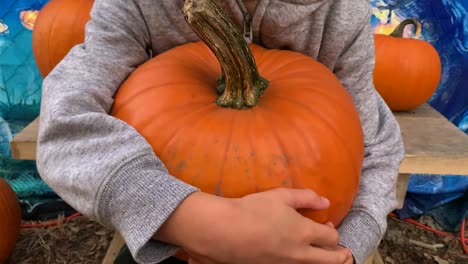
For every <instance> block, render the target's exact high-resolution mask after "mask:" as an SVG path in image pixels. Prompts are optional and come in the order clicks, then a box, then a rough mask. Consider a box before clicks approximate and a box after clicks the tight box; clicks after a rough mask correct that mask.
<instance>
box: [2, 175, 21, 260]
mask: <svg viewBox="0 0 468 264" xmlns="http://www.w3.org/2000/svg"><path fill="white" fill-rule="evenodd" d="M20 230H21V207H20V202H19V200H18V198H17V197H16V194H15V192H14V191H13V189H12V188H11V187H10V185H8V183H7V182H6V181H5V180H3V179H2V178H0V263H3V262H4V261H5V260H6V259H7V258H8V257H9V256H10V255H11V253H12V252H13V250H14V248H15V245H16V241H17V240H18V238H19V235H20Z"/></svg>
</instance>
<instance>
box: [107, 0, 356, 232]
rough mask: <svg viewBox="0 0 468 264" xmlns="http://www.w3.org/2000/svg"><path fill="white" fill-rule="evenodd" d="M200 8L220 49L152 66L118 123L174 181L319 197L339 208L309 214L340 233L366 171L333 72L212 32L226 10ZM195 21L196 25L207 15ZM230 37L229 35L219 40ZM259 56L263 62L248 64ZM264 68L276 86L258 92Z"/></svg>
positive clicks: (164, 57) (224, 190) (192, 49)
mask: <svg viewBox="0 0 468 264" xmlns="http://www.w3.org/2000/svg"><path fill="white" fill-rule="evenodd" d="M193 2H196V3H194V4H193V5H194V6H195V7H194V6H191V7H190V8H191V9H189V8H188V7H186V8H184V10H198V9H196V8H200V10H203V12H202V11H200V14H199V16H198V18H200V21H198V22H194V23H195V25H192V27H193V28H194V27H195V28H194V31H195V32H197V33H198V34H199V36H201V38H202V39H203V40H205V41H206V42H207V43H208V46H209V47H210V48H211V49H213V50H210V48H209V47H208V46H207V45H206V44H205V43H203V42H196V43H189V44H185V45H182V46H179V47H176V48H173V49H171V50H169V51H167V52H165V53H163V54H160V55H158V56H157V57H155V58H153V59H151V60H150V61H148V62H146V63H145V64H143V65H142V66H140V67H139V68H138V69H136V70H135V71H134V72H133V73H132V74H131V75H130V76H129V78H128V79H127V80H126V81H125V82H124V83H123V84H122V86H121V87H120V88H119V89H118V91H117V93H116V95H115V98H114V99H115V101H114V105H113V108H112V112H111V114H112V115H114V116H115V117H117V118H119V119H121V120H123V121H125V122H127V123H128V124H130V125H131V126H133V127H134V128H135V129H136V130H137V131H138V132H139V133H140V134H141V135H143V137H144V138H145V139H146V140H147V141H148V142H149V143H150V144H151V146H152V147H153V150H154V152H155V153H156V155H157V156H158V157H159V158H160V159H161V160H162V161H163V163H164V164H165V165H166V167H167V168H168V170H169V172H170V173H171V174H172V175H174V176H175V177H177V178H179V179H181V180H182V181H184V182H187V183H189V184H191V185H194V186H197V187H199V188H200V189H201V190H202V191H204V192H208V193H212V194H216V195H219V196H224V197H242V196H244V195H247V194H251V193H255V192H261V191H266V190H270V189H273V188H278V187H289V188H310V189H312V190H315V191H316V192H317V193H319V194H321V195H323V196H325V197H327V198H328V199H329V200H330V201H331V207H330V208H329V209H327V210H323V211H312V210H309V211H306V210H304V211H302V213H303V214H304V215H305V216H307V217H310V218H311V219H314V220H315V221H318V222H322V223H323V222H326V221H331V222H333V223H334V224H335V226H338V225H339V223H340V222H341V221H342V219H343V218H344V217H345V215H346V214H347V213H348V211H349V209H350V207H351V204H352V201H353V199H354V197H355V195H356V193H357V190H358V185H359V176H360V173H361V168H362V162H363V152H364V151H363V149H364V147H363V135H362V128H361V124H360V120H359V116H358V114H357V112H356V109H355V107H354V104H353V101H352V99H351V97H350V96H349V95H348V93H347V92H346V90H345V89H344V88H343V86H342V85H341V84H340V82H339V81H338V80H337V78H336V77H335V75H334V74H333V73H332V72H330V71H329V70H328V69H327V68H326V67H325V66H323V65H321V64H319V63H318V62H316V61H314V60H313V59H311V58H310V57H308V56H306V55H303V54H299V53H296V52H291V51H281V50H269V49H265V48H262V47H260V46H258V45H255V44H251V45H250V49H249V48H248V47H247V45H246V44H242V42H243V39H242V37H241V35H240V34H238V33H237V35H236V34H235V33H233V32H235V30H233V29H232V28H234V26H232V27H231V29H228V28H226V27H227V26H226V27H225V28H221V29H219V28H218V29H213V30H212V31H210V30H211V29H212V28H213V27H214V28H216V27H218V26H217V24H215V25H211V24H206V23H212V22H213V21H214V20H215V19H213V18H214V17H217V16H218V15H219V14H211V13H208V14H205V13H204V12H208V11H207V10H212V9H214V10H216V7H213V6H211V7H209V8H208V7H206V6H205V8H202V5H214V3H213V2H212V1H211V0H210V1H194V0H191V1H187V2H186V6H187V5H189V6H190V4H191V3H193ZM214 6H215V5H214ZM218 11H219V10H218ZM218 11H216V12H218ZM187 12H188V11H187ZM191 12H195V11H191ZM212 12H214V13H216V12H215V11H212ZM219 12H221V11H219ZM190 14H191V15H187V16H188V17H189V18H188V20H189V21H190V20H191V19H192V20H194V19H195V18H194V17H195V16H196V15H195V14H198V13H195V14H192V13H190ZM206 17H210V18H211V19H208V21H205V20H203V18H206ZM226 17H227V15H226V16H225V17H224V19H220V20H221V21H223V22H225V21H227V20H228V19H227V18H226ZM197 25H198V26H200V25H202V26H201V29H197V28H196V26H197ZM200 31H201V32H200ZM213 32H215V33H213ZM221 32H223V33H226V34H225V35H223V36H220V37H219V38H218V37H212V36H213V34H223V33H221ZM228 32H231V33H232V34H231V33H228ZM233 35H236V37H233ZM207 36H208V37H207ZM210 36H211V37H210ZM224 38H226V39H224ZM220 39H223V40H224V41H220ZM240 39H241V40H240ZM238 45H244V46H245V47H242V46H240V47H239V46H238ZM250 51H251V52H252V53H253V58H254V60H255V61H256V63H255V62H254V61H253V60H249V59H248V58H245V59H244V57H249V55H248V54H250ZM213 53H215V54H216V57H215V55H214V54H213ZM244 55H245V56H244ZM218 60H219V61H218ZM220 62H221V65H222V66H220ZM246 62H247V63H246ZM256 65H257V66H258V73H259V74H260V75H262V76H263V77H265V78H266V79H267V80H268V82H269V86H268V87H267V88H266V89H265V90H264V91H261V90H262V89H263V88H259V89H257V88H255V87H257V85H259V86H262V85H263V81H262V78H261V77H259V76H256V74H257V72H256V71H257V68H256ZM221 67H222V69H223V70H221ZM239 68H241V69H239ZM219 76H222V77H224V78H221V79H218V77H219ZM257 77H259V78H257ZM223 80H224V81H225V82H226V83H225V84H224V85H225V88H224V90H223V92H222V94H221V95H220V96H219V97H218V92H217V89H216V87H217V85H218V84H219V83H222V82H223ZM222 86H223V85H222ZM262 87H263V86H262ZM220 90H222V89H220ZM260 94H261V95H260Z"/></svg>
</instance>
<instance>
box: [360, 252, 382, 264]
mask: <svg viewBox="0 0 468 264" xmlns="http://www.w3.org/2000/svg"><path fill="white" fill-rule="evenodd" d="M364 264H384V262H383V260H382V257H381V256H380V254H379V251H378V250H377V249H376V250H375V251H374V253H372V255H370V256H369V257H368V258H367V259H366V261H365V262H364Z"/></svg>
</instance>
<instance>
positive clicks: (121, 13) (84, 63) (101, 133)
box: [37, 0, 197, 263]
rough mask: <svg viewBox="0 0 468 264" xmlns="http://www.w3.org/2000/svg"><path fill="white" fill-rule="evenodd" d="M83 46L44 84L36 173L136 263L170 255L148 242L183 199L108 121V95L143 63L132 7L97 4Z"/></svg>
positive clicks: (144, 36)
mask: <svg viewBox="0 0 468 264" xmlns="http://www.w3.org/2000/svg"><path fill="white" fill-rule="evenodd" d="M91 15H92V19H91V21H90V22H89V23H88V25H87V27H86V40H85V43H84V44H81V45H78V46H76V47H74V48H73V49H72V50H71V51H70V53H69V54H68V55H67V56H66V58H65V59H64V60H63V61H62V62H61V63H60V64H59V65H58V66H57V67H56V68H55V69H54V70H53V72H52V73H51V74H50V75H48V76H47V78H45V80H44V83H43V95H42V106H41V115H40V129H39V138H38V149H37V166H38V170H39V172H40V175H41V176H42V177H43V179H44V180H45V182H46V183H47V184H49V185H50V186H51V187H52V188H53V189H54V190H55V191H56V192H57V193H58V194H59V195H60V196H61V197H63V199H64V200H65V201H67V202H68V203H69V204H70V205H71V206H73V207H74V208H75V209H77V210H78V211H80V212H81V213H82V214H84V215H86V216H88V217H90V218H92V219H95V220H97V221H98V222H100V223H102V224H104V225H105V226H108V227H110V228H115V229H116V230H118V231H119V232H120V233H121V234H122V236H123V237H124V239H125V241H126V243H127V245H128V247H129V249H130V251H131V252H132V254H133V255H134V256H135V258H136V259H137V260H138V261H139V262H140V263H154V262H159V261H161V260H162V259H164V258H166V257H168V256H169V255H171V254H172V253H174V251H175V250H176V247H175V246H173V245H168V244H164V243H161V242H158V241H155V240H151V237H152V236H153V235H154V233H155V231H156V230H158V228H159V227H160V226H161V225H162V224H163V223H164V222H165V220H166V219H167V218H168V217H169V215H170V214H171V213H172V212H173V211H174V210H175V208H176V207H177V206H178V205H179V204H180V203H181V201H182V200H183V199H185V198H186V197H187V196H188V195H189V194H191V193H192V192H194V191H197V190H196V189H195V188H194V187H192V186H189V185H187V184H185V183H183V182H181V181H179V180H178V179H176V178H175V177H172V176H171V175H169V173H168V172H167V170H166V168H165V167H164V166H163V164H162V163H161V161H160V160H159V159H158V158H157V157H156V156H155V154H154V153H153V151H152V149H151V147H150V145H149V144H148V143H147V142H146V141H145V140H144V138H142V137H141V136H140V134H139V133H137V131H136V130H134V129H133V128H132V127H130V126H129V125H127V124H125V123H124V122H122V121H120V120H118V119H116V118H114V117H112V116H110V115H109V114H108V113H109V111H110V109H111V107H112V103H113V95H114V93H115V91H116V89H117V88H118V87H119V86H120V84H121V83H122V82H123V81H124V80H125V78H126V77H127V76H128V75H129V74H130V73H131V72H132V71H133V70H134V69H135V67H137V66H138V65H140V64H141V63H143V62H144V61H145V60H147V59H148V57H149V56H148V53H147V48H148V46H149V44H148V43H149V33H148V32H147V26H146V24H145V21H144V20H143V17H142V15H141V12H140V9H139V7H138V6H137V4H135V2H134V1H132V0H129V1H112V0H96V1H95V5H94V7H93V9H92V14H91Z"/></svg>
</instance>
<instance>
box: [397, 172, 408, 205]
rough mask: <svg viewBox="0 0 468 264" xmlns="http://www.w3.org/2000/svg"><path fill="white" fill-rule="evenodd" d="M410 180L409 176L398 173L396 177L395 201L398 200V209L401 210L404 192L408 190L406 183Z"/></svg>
mask: <svg viewBox="0 0 468 264" xmlns="http://www.w3.org/2000/svg"><path fill="white" fill-rule="evenodd" d="M409 179H410V174H408V173H400V174H399V175H398V181H397V186H396V193H397V200H398V209H401V208H403V204H404V203H405V197H406V191H407V190H408V182H409Z"/></svg>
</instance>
